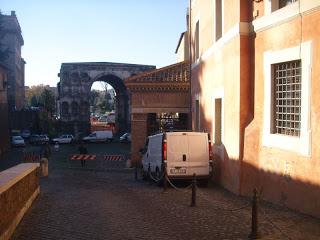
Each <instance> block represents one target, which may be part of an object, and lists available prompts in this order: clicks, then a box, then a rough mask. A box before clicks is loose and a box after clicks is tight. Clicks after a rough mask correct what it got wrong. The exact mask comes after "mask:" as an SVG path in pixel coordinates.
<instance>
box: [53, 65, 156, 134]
mask: <svg viewBox="0 0 320 240" xmlns="http://www.w3.org/2000/svg"><path fill="white" fill-rule="evenodd" d="M152 69H155V66H150V65H137V64H125V63H109V62H99V63H96V62H93V63H90V62H89V63H63V64H62V65H61V69H60V73H59V77H60V82H59V83H58V94H59V97H58V107H59V113H60V120H61V125H62V129H61V131H64V132H66V133H72V134H75V136H76V137H79V136H81V135H85V134H88V132H89V129H90V104H89V96H90V91H91V86H92V84H93V83H94V82H96V81H104V82H107V83H108V84H110V85H111V86H112V87H113V88H114V90H115V92H116V107H115V108H116V109H115V113H116V126H117V128H118V129H119V130H120V131H127V130H128V129H129V128H130V113H129V102H130V99H129V92H128V90H127V88H126V86H125V85H124V82H123V80H124V79H126V78H128V77H131V76H134V75H137V74H139V73H142V72H144V71H148V70H152Z"/></svg>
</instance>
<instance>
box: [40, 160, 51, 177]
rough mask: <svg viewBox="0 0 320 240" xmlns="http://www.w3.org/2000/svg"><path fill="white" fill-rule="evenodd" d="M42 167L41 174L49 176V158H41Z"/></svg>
mask: <svg viewBox="0 0 320 240" xmlns="http://www.w3.org/2000/svg"><path fill="white" fill-rule="evenodd" d="M40 167H41V176H43V177H48V175H49V170H48V159H47V158H41V160H40Z"/></svg>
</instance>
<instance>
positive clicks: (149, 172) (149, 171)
mask: <svg viewBox="0 0 320 240" xmlns="http://www.w3.org/2000/svg"><path fill="white" fill-rule="evenodd" d="M150 176H151V168H150V166H149V167H148V176H147V177H148V179H151V177H150Z"/></svg>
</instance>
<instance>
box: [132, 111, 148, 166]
mask: <svg viewBox="0 0 320 240" xmlns="http://www.w3.org/2000/svg"><path fill="white" fill-rule="evenodd" d="M146 137H147V113H133V114H132V115H131V138H132V139H131V164H132V165H133V166H135V165H136V164H137V163H140V162H141V155H140V153H139V150H140V148H143V146H144V144H145V141H146Z"/></svg>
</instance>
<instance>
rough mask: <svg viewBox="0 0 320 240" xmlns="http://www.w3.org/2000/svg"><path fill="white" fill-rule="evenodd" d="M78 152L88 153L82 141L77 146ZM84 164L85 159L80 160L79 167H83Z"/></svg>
mask: <svg viewBox="0 0 320 240" xmlns="http://www.w3.org/2000/svg"><path fill="white" fill-rule="evenodd" d="M78 150H79V153H80V154H88V150H87V148H86V147H85V146H84V144H83V142H81V144H80V146H79V148H78ZM85 165H86V161H85V160H81V167H84V166H85Z"/></svg>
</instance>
